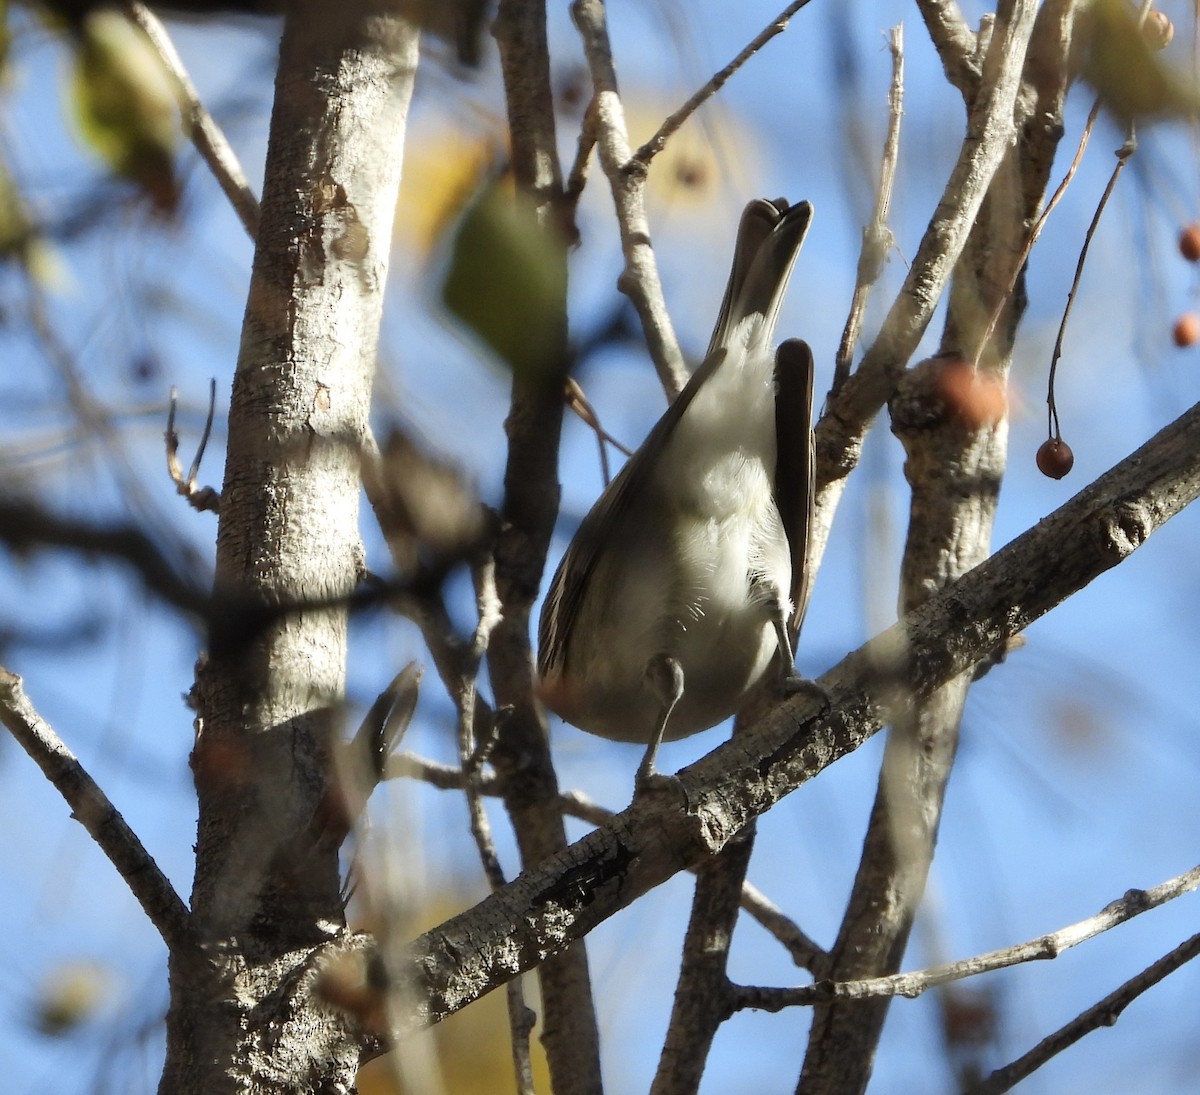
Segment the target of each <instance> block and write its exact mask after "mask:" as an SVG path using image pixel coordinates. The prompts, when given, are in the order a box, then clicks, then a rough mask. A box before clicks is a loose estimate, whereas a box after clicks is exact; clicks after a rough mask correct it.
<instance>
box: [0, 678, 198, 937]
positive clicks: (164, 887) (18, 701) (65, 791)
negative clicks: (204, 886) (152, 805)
mask: <svg viewBox="0 0 1200 1095" xmlns="http://www.w3.org/2000/svg"><path fill="white" fill-rule="evenodd" d="M0 721H2V722H3V723H4V725H5V726H7V727H8V729H9V730H10V731H11V732H12V735H13V737H15V738H16V739H17V742H18V744H19V745H20V746H21V748H22V749H24V750H25V752H26V753H28V754H29V755H30V757H32V758H33V760H34V762H35V763H36V764H37V766H38V767H39V768H41V770H42V772H43V773H45V776H46V778H47V779H48V780H50V782H51V783H52V784H54V786H55V787H56V788H57V789H58V792H59V794H61V795H62V797H63V798H64V799H66V802H67V805H68V806H70V807H71V816H72V817H74V818H75V820H76V821H78V822H79V823H80V824H81V825H82V826H83V827H84V828H85V829H86V830H87V831H88V833H89V835H90V836H91V837H92V839H93V840H94V841H95V842H96V844H97V845H99V847H100V850H101V851H102V852H104V854H105V855H106V856H108V859H109V862H111V863H112V865H113V866H114V867H116V869H117V873H118V874H119V875H120V876H121V877H122V878H123V879H124V880H125V884H126V885H127V886H128V887H129V889H130V891H131V892H132V894H133V896H134V897H135V898H136V899H137V902H138V904H139V905H141V907H142V910H143V911H144V912H145V914H146V916H147V917H149V919H150V922H151V923H152V924H153V925H154V926H155V928H157V929H158V933H159V935H161V936H162V938H163V942H164V943H166V944H167V947H168V948H169V949H170V950H172V951H176V950H178V948H180V947H181V946H183V945H185V944H187V943H189V942H190V941H191V935H192V923H191V913H190V912H189V911H188V908H187V906H186V905H185V904H184V903H183V901H182V899H181V898H180V897H179V895H178V894H177V893H176V892H175V890H174V888H173V887H172V886H171V883H170V881H169V880H168V879H167V876H166V875H165V874H163V873H162V871H161V870H159V867H158V864H157V863H155V862H154V858H153V857H152V856H151V855H150V853H149V852H148V851H146V849H145V848H144V847H143V846H142V842H141V841H140V840H138V837H137V834H136V833H135V832H134V831H133V830H132V829H131V828H130V827H129V826H128V825H127V824H126V822H125V819H124V818H123V817H122V816H121V814H120V812H119V811H118V810H117V808H116V807H115V806H114V805H113V804H112V803H111V802H110V801H109V799H108V796H107V795H105V793H104V792H103V791H102V790H101V789H100V786H99V784H97V783H96V781H95V780H94V779H92V777H91V776H90V775H88V773H87V772H86V771H85V770H84V767H83V765H82V764H80V763H79V760H78V759H77V758H76V757H75V755H74V754H73V753H72V752H71V750H70V749H68V748H67V746H66V745H65V744H64V742H63V740H62V739H61V738H60V737H59V736H58V735H57V734H56V733H55V732H54V730H53V729H51V727H50V725H49V723H47V722H46V720H45V719H43V718H42V717H41V715H39V714H38V713H37V711H36V710H35V709H34V706H33V704H32V703H31V702H30V700H29V697H28V696H27V695H26V694H25V689H24V687H23V685H22V682H21V678H20V677H18V676H17V675H16V674H15V673H10V672H9V671H8V670H7V669H5V668H3V667H0Z"/></svg>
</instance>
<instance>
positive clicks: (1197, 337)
mask: <svg viewBox="0 0 1200 1095" xmlns="http://www.w3.org/2000/svg"><path fill="white" fill-rule="evenodd" d="M1171 337H1172V338H1173V339H1174V340H1175V345H1176V346H1178V347H1179V348H1180V349H1183V348H1184V347H1186V346H1194V345H1195V344H1196V343H1197V342H1200V316H1198V315H1196V313H1195V312H1184V313H1183V315H1181V316H1180V317H1179V318H1178V319H1177V320H1176V321H1175V326H1174V327H1173V328H1172V329H1171Z"/></svg>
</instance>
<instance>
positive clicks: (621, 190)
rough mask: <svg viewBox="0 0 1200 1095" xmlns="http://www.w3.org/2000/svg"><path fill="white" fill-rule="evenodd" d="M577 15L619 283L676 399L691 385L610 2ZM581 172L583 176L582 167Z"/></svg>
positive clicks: (590, 0) (588, 0) (583, 7)
mask: <svg viewBox="0 0 1200 1095" xmlns="http://www.w3.org/2000/svg"><path fill="white" fill-rule="evenodd" d="M571 16H572V18H573V19H574V20H575V26H576V27H578V28H579V34H580V37H581V38H582V39H583V51H584V54H585V55H586V56H587V62H588V69H589V70H590V72H591V75H592V87H593V93H592V104H591V106H590V108H589V109H588V117H587V119H585V124H587V125H591V126H593V127H594V133H595V142H596V148H597V150H598V151H599V154H600V165H601V167H603V169H604V174H605V175H606V176H607V177H608V182H609V186H610V187H611V188H612V194H613V203H614V205H615V206H616V211H617V225H618V227H619V228H620V231H621V250H622V252H623V254H624V256H625V269H624V271H623V272H622V274H621V277H620V278H619V279H618V282H617V285H618V288H620V290H621V292H623V293H624V294H625V295H626V296H628V297H629V299H630V300H631V301H632V302H633V306H634V307H635V308H636V309H637V313H638V316H639V318H640V319H641V321H642V330H643V331H644V332H645V335H646V347H647V349H648V350H649V352H650V359H651V360H652V361H653V362H654V367H655V369H657V370H658V378H659V380H660V381H661V383H662V386H663V389H664V390H665V391H666V393H667V398H668V399H674V398H675V397H676V396H677V395H678V394H679V393H680V392H681V391H682V390H683V386H684V384H686V383H687V377H688V372H687V367H686V366H685V364H684V360H683V353H682V352H681V351H680V349H679V341H678V339H676V337H675V328H674V327H673V326H672V325H671V317H670V314H669V313H668V312H667V302H666V300H665V299H664V298H663V291H662V282H661V281H660V280H659V277H658V264H657V262H656V261H655V258H654V247H653V245H652V244H651V242H650V222H649V220H648V219H647V217H646V167H645V165H644V164H642V163H640V162H638V161H637V160H636V159H635V158H634V157H633V155H632V154H631V153H630V149H629V136H628V134H627V133H626V131H625V111H624V107H623V106H622V105H621V96H620V93H619V92H618V91H617V72H616V68H615V66H614V64H613V57H612V47H611V45H610V44H609V40H608V24H607V19H606V17H605V14H604V4H603V2H602V0H574V3H572V5H571ZM582 147H584V146H583V144H582V143H581V148H582ZM572 174H573V175H575V174H576V172H574V171H573V172H572ZM579 174H580V176H581V175H582V171H579Z"/></svg>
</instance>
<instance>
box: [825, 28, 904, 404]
mask: <svg viewBox="0 0 1200 1095" xmlns="http://www.w3.org/2000/svg"><path fill="white" fill-rule="evenodd" d="M888 47H889V48H890V49H891V51H892V86H891V90H890V91H889V92H888V131H887V138H886V140H885V141H884V146H883V160H882V163H881V165H880V169H879V189H878V190H877V191H876V194H875V212H874V214H873V215H872V217H871V223H870V224H869V225H867V227H866V228H864V229H863V241H862V250H861V251H860V252H859V255H858V271H857V273H856V275H855V281H854V296H853V297H852V298H851V302H850V314H849V315H848V316H847V317H846V327H845V330H843V331H842V341H841V343H840V345H839V346H838V352H837V358H836V359H835V363H834V369H833V390H834V391H837V389H838V388H840V387H841V386H842V384H843V383H844V382H845V380H846V378H847V377H848V376H849V375H850V363H851V361H852V359H853V357H854V347H855V345H856V344H857V342H858V336H859V333H860V332H861V330H862V321H863V313H864V312H865V311H866V308H867V297H868V296H869V295H870V293H871V286H872V285H874V284H875V282H876V281H877V280H878V278H879V275H880V272H881V271H882V270H883V263H884V260H885V259H886V258H887V253H888V251H889V250H890V249H891V248H892V247H893V246H894V245H895V242H896V239H895V237H894V236H893V235H892V231H891V229H890V228H888V223H887V221H888V213H889V212H890V210H891V206H892V188H893V186H894V184H895V181H896V163H897V161H898V160H899V156H900V119H901V118H902V117H903V116H904V26H903V24H897V25H896V26H895V27H893V28H892V33H891V36H890V39H889V42H888Z"/></svg>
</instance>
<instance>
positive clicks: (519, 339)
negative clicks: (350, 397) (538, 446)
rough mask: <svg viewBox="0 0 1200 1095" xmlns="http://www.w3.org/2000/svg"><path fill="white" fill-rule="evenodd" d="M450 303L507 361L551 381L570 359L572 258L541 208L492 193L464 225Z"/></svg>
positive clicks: (472, 208) (499, 189)
mask: <svg viewBox="0 0 1200 1095" xmlns="http://www.w3.org/2000/svg"><path fill="white" fill-rule="evenodd" d="M442 300H443V302H444V303H445V305H446V307H447V308H448V309H449V310H450V312H451V314H452V315H454V316H455V317H456V318H457V319H458V320H459V321H460V322H461V323H463V324H464V325H465V326H466V327H467V328H469V329H470V330H471V331H473V332H474V333H475V334H476V335H477V336H478V337H479V338H480V339H481V340H482V341H483V342H484V344H485V345H487V346H488V347H489V348H490V349H491V350H492V351H493V352H494V353H495V354H496V355H497V356H498V357H499V358H500V359H501V360H502V361H504V362H506V363H507V364H508V366H509V367H510V368H512V369H513V370H514V371H516V372H518V373H521V374H523V375H526V376H545V375H547V374H548V373H549V372H550V371H551V370H552V369H553V368H554V367H555V366H556V365H557V364H558V362H557V360H556V357H557V355H559V354H561V352H562V343H563V324H564V322H565V318H564V317H565V308H566V304H565V301H566V251H565V248H564V246H563V243H562V240H561V238H560V237H559V236H558V235H557V234H556V233H555V232H554V230H553V229H552V228H546V227H544V226H543V225H541V224H540V223H539V222H538V219H537V215H536V213H535V211H534V209H533V205H532V203H531V202H529V201H528V200H527V199H525V198H524V197H523V196H522V195H521V194H519V193H518V194H515V195H514V194H513V193H512V192H511V190H509V189H507V188H505V187H503V186H502V185H499V184H492V185H489V186H487V187H485V188H484V189H483V190H482V191H481V193H480V194H479V196H478V197H477V198H476V200H475V201H474V202H472V203H471V204H470V205H469V206H468V207H467V209H466V211H465V213H464V214H463V216H462V219H461V220H460V221H459V225H458V230H457V231H456V233H455V236H454V242H453V245H452V247H451V254H450V265H449V269H448V270H447V272H446V278H445V281H444V282H443V284H442Z"/></svg>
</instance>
